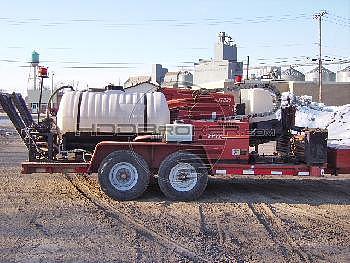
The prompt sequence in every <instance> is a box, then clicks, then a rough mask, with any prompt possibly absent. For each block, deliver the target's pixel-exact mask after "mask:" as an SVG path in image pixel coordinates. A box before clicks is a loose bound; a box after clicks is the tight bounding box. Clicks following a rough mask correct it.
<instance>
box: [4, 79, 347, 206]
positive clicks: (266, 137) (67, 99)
mask: <svg viewBox="0 0 350 263" xmlns="http://www.w3.org/2000/svg"><path fill="white" fill-rule="evenodd" d="M65 89H69V91H66V92H64V94H63V97H62V101H61V104H60V107H59V109H58V112H57V114H55V113H53V111H52V110H48V111H47V115H46V117H44V118H41V119H40V121H38V122H35V121H34V120H33V118H32V117H31V114H30V113H29V111H28V109H27V107H26V105H25V102H24V100H23V98H22V97H21V96H20V95H19V94H15V93H14V94H6V93H2V94H0V103H1V105H2V107H3V109H4V111H5V112H7V114H8V116H9V118H10V119H11V121H12V122H13V124H14V126H15V127H16V129H17V131H18V133H19V134H20V136H21V137H22V139H23V141H24V143H25V145H26V146H27V148H28V152H29V160H28V162H24V163H23V164H22V172H23V173H24V174H31V173H78V174H92V173H98V178H99V183H100V185H101V188H102V189H103V191H105V192H106V193H107V194H108V195H109V196H110V197H112V198H114V199H118V200H131V199H135V198H138V197H140V196H141V195H142V194H143V193H144V191H145V190H146V189H147V187H148V185H149V182H150V181H151V180H152V179H153V178H155V179H156V180H157V181H158V183H159V186H160V189H161V191H162V192H163V193H164V194H165V195H166V196H167V197H168V198H171V199H175V200H192V199H196V198H198V197H200V195H201V194H202V193H203V192H204V190H205V188H206V185H207V182H208V177H209V176H234V175H247V176H254V175H275V176H284V175H286V176H322V175H323V174H324V171H325V169H327V155H328V158H330V156H332V158H333V159H332V161H331V163H330V164H328V169H329V171H330V172H332V173H335V172H347V171H348V170H347V169H349V167H348V166H349V165H345V166H344V165H343V166H344V167H342V170H341V171H340V170H339V169H338V164H339V163H341V162H342V163H343V164H344V162H347V161H344V158H348V157H347V156H349V155H347V156H345V155H341V157H339V158H340V161H339V158H338V157H337V156H340V155H339V152H335V153H334V152H333V153H331V154H329V153H328V154H327V131H326V130H321V129H307V128H302V127H295V123H294V119H295V117H294V116H295V107H294V106H293V105H290V104H288V103H286V104H285V105H283V106H282V105H281V94H280V93H279V91H278V90H277V89H276V88H275V87H274V86H273V85H272V84H271V83H266V84H262V83H260V84H244V83H241V84H237V85H235V86H234V87H232V88H230V89H225V90H204V89H200V90H192V89H188V88H182V89H181V88H161V87H159V88H158V90H157V91H155V92H147V93H128V92H127V91H124V90H123V88H122V87H118V86H112V85H110V86H107V87H106V88H105V89H99V90H97V89H94V90H85V91H74V90H73V88H72V87H62V88H60V89H59V90H58V91H57V92H60V91H62V90H65ZM243 90H248V92H250V91H251V92H254V90H260V91H263V92H267V93H269V94H270V95H271V98H272V103H271V106H270V107H269V109H268V110H266V111H264V110H260V111H259V112H252V111H250V110H247V107H248V106H249V105H248V104H249V103H250V104H251V102H250V101H249V100H248V101H247V100H246V101H245V103H243V102H242V98H241V95H238V96H237V94H240V92H242V91H243ZM249 96H251V95H249ZM249 96H248V97H249ZM238 101H239V103H238ZM257 101H259V97H258V98H257ZM259 103H260V104H262V105H260V106H264V103H265V102H261V100H260V101H259ZM266 103H267V102H266ZM48 105H50V101H49V102H48ZM251 106H252V105H250V106H249V107H251ZM278 115H279V117H276V116H278ZM270 141H275V142H276V150H275V151H274V153H273V154H271V155H265V154H259V147H258V146H259V145H260V144H263V143H266V142H270ZM337 154H338V155H337ZM348 163H350V162H348ZM343 168H344V169H343Z"/></svg>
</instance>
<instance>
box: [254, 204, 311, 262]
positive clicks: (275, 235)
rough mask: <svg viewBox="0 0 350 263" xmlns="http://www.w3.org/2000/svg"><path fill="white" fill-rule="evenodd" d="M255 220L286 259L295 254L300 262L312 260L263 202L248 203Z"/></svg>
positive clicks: (288, 259)
mask: <svg viewBox="0 0 350 263" xmlns="http://www.w3.org/2000/svg"><path fill="white" fill-rule="evenodd" d="M248 207H249V208H250V209H251V211H252V212H253V214H254V215H255V216H256V218H257V220H258V221H259V222H260V224H261V225H263V227H264V228H265V230H266V232H267V233H268V236H269V237H270V238H271V240H273V241H274V242H275V243H276V245H277V246H278V250H279V251H280V252H281V254H282V256H283V257H284V259H285V260H286V261H290V259H291V256H293V254H296V255H297V256H298V257H299V259H300V260H301V261H302V262H312V261H313V260H312V259H311V258H310V255H308V254H307V253H305V252H304V251H303V250H302V249H301V248H300V246H299V245H298V244H297V243H296V242H295V241H294V240H293V239H292V238H291V237H290V235H289V234H288V233H287V232H286V231H285V228H284V226H283V222H282V220H281V219H280V218H279V217H277V216H276V215H274V213H273V212H272V211H271V209H270V208H269V207H268V206H267V205H266V204H265V203H261V204H253V203H248Z"/></svg>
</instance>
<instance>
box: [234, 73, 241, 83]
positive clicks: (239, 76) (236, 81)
mask: <svg viewBox="0 0 350 263" xmlns="http://www.w3.org/2000/svg"><path fill="white" fill-rule="evenodd" d="M235 83H242V75H237V76H236V77H235Z"/></svg>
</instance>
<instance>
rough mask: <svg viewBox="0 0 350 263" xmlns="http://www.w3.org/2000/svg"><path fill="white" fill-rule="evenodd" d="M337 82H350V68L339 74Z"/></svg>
mask: <svg viewBox="0 0 350 263" xmlns="http://www.w3.org/2000/svg"><path fill="white" fill-rule="evenodd" d="M337 82H350V66H347V67H346V68H344V69H342V70H340V71H338V72H337Z"/></svg>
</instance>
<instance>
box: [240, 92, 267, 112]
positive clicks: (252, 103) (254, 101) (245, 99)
mask: <svg viewBox="0 0 350 263" xmlns="http://www.w3.org/2000/svg"><path fill="white" fill-rule="evenodd" d="M241 102H242V103H245V111H246V114H254V113H263V112H268V111H271V110H272V109H273V98H272V96H271V94H270V92H269V91H268V90H265V89H261V88H256V89H242V90H241Z"/></svg>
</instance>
